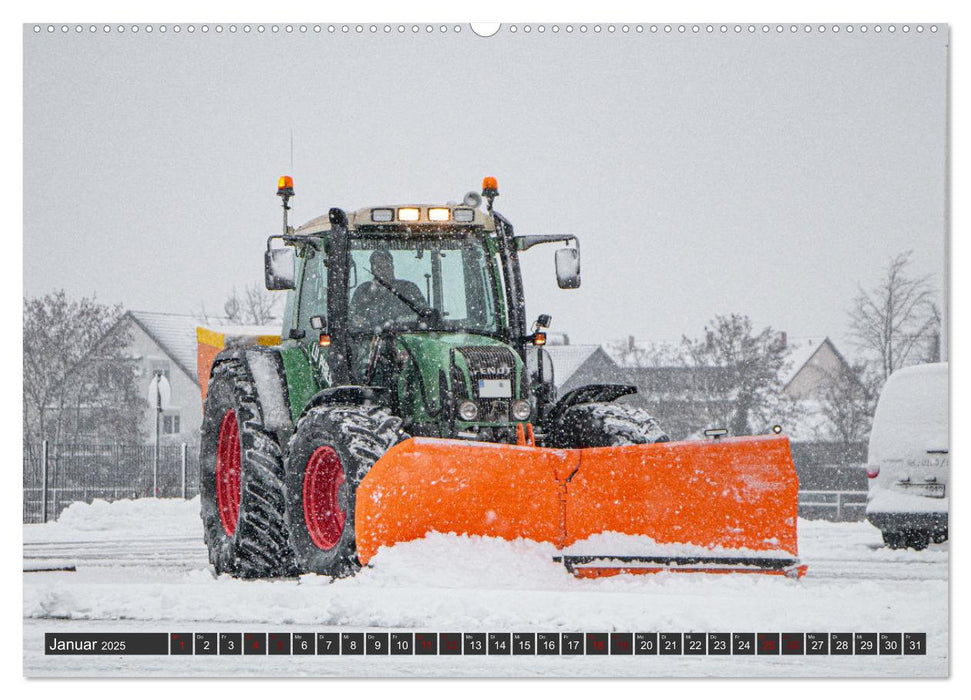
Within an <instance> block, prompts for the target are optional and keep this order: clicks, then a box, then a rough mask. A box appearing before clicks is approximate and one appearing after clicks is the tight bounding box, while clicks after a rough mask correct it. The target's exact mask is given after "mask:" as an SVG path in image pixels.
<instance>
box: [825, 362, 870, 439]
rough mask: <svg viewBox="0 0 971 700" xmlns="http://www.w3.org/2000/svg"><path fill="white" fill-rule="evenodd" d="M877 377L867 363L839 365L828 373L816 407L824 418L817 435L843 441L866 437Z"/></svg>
mask: <svg viewBox="0 0 971 700" xmlns="http://www.w3.org/2000/svg"><path fill="white" fill-rule="evenodd" d="M881 383H882V382H881V381H880V378H879V377H878V376H877V375H876V374H875V373H873V372H868V371H867V367H866V365H864V364H862V363H860V364H855V365H853V366H846V365H842V366H841V367H840V369H839V370H838V371H836V372H834V373H829V374H828V376H827V377H826V379H825V380H824V381H823V382H822V384H821V389H820V393H819V395H818V402H819V411H820V413H821V414H822V415H823V417H824V418H825V419H826V424H825V427H824V428H823V431H822V434H820V435H818V437H819V438H821V439H824V440H836V441H839V442H843V443H851V442H860V441H863V440H866V439H867V438H868V436H869V434H870V425H871V423H872V421H873V412H874V410H875V409H876V403H877V397H878V396H879V394H880V384H881Z"/></svg>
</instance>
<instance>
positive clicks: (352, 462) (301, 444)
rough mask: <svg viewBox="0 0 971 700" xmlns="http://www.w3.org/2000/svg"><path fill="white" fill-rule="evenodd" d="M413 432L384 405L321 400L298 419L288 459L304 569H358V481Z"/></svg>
mask: <svg viewBox="0 0 971 700" xmlns="http://www.w3.org/2000/svg"><path fill="white" fill-rule="evenodd" d="M407 437H408V436H407V435H405V434H404V433H403V432H402V430H401V419H399V418H397V417H396V416H394V415H393V414H392V413H391V412H390V411H388V410H387V409H386V408H383V407H380V406H372V405H364V406H344V405H337V406H326V405H325V406H316V407H314V408H311V409H310V410H309V411H307V412H306V413H305V414H304V415H303V417H301V418H300V420H299V421H297V425H296V427H295V429H294V432H293V437H291V438H290V445H289V449H288V454H287V463H286V494H287V519H288V526H289V532H290V543H291V546H292V547H293V551H294V554H295V556H296V561H297V566H298V568H299V569H300V570H301V571H306V572H312V573H316V574H324V575H327V576H334V577H337V578H340V577H344V576H350V575H353V574H354V573H356V572H357V571H358V570H359V569H360V568H361V564H360V562H359V561H358V558H357V546H356V540H355V534H354V508H355V498H356V493H357V487H358V485H359V484H360V483H361V480H362V479H363V478H364V476H365V475H366V474H367V473H368V471H369V470H370V469H371V466H372V465H373V464H374V463H375V462H377V461H378V460H379V459H380V458H381V456H382V455H383V454H384V453H385V452H387V451H388V449H390V448H391V447H393V446H394V445H396V444H397V443H398V442H400V441H401V440H404V439H405V438H407Z"/></svg>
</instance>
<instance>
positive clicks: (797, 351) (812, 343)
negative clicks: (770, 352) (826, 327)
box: [782, 336, 839, 386]
mask: <svg viewBox="0 0 971 700" xmlns="http://www.w3.org/2000/svg"><path fill="white" fill-rule="evenodd" d="M827 343H829V345H830V347H831V348H832V349H833V351H834V352H836V348H835V346H833V343H832V342H831V341H830V339H829V338H827V337H825V336H823V337H816V338H790V339H789V348H790V352H789V357H788V358H787V360H786V362H787V363H788V364H789V369H788V370H786V372H785V374H783V375H782V384H783V386H789V384H790V383H791V382H792V380H793V379H795V378H796V375H797V374H799V372H800V371H801V370H802V368H803V367H805V366H806V364H808V362H809V361H810V360H811V359H813V356H814V355H815V354H816V353H817V352H819V349H820V348H821V347H823V345H825V344H827ZM836 354H837V355H839V353H838V352H837V353H836Z"/></svg>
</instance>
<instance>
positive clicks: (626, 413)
mask: <svg viewBox="0 0 971 700" xmlns="http://www.w3.org/2000/svg"><path fill="white" fill-rule="evenodd" d="M670 439H671V438H669V437H668V435H667V433H665V432H664V430H663V429H662V428H661V426H660V424H659V423H658V422H657V420H656V419H655V418H654V417H653V416H652V415H651V414H650V413H648V412H647V411H645V410H644V409H643V408H637V407H635V406H630V405H628V404H620V403H582V404H577V405H576V406H571V407H570V408H568V409H567V410H566V411H564V412H563V415H562V416H561V417H560V419H559V420H558V421H557V422H556V424H555V425H554V426H553V430H552V434H551V437H550V444H551V445H552V446H553V447H564V448H583V447H615V446H620V445H643V444H648V443H654V442H667V441H668V440H670Z"/></svg>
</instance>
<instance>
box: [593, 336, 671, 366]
mask: <svg viewBox="0 0 971 700" xmlns="http://www.w3.org/2000/svg"><path fill="white" fill-rule="evenodd" d="M606 345H607V350H608V353H609V354H610V356H611V357H612V358H614V360H615V361H616V362H617V364H619V365H620V366H621V367H629V368H635V369H636V368H643V367H672V366H678V365H680V364H682V363H681V361H680V360H681V357H680V352H679V350H678V348H677V347H676V346H672V345H669V344H666V343H654V342H648V343H638V342H637V341H636V340H635V339H634V336H632V335H631V336H627V338H626V339H625V340H612V341H608V342H607V344H606Z"/></svg>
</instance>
